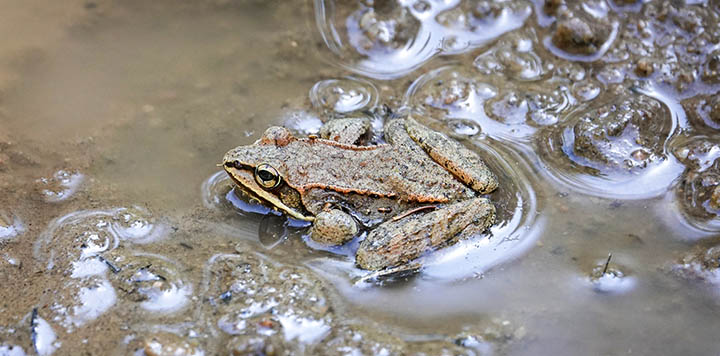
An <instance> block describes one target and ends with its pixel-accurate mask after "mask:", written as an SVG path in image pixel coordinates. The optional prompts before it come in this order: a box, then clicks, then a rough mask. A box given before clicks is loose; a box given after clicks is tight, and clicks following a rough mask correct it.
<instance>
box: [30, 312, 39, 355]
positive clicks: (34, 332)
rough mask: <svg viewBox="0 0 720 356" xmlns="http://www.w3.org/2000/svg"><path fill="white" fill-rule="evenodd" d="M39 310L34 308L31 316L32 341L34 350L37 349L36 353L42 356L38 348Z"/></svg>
mask: <svg viewBox="0 0 720 356" xmlns="http://www.w3.org/2000/svg"><path fill="white" fill-rule="evenodd" d="M37 319H38V309H37V308H33V310H32V313H31V314H30V341H31V342H32V345H33V349H35V353H37V354H38V355H39V354H40V351H38V347H37V330H36V329H37V326H38V320H37Z"/></svg>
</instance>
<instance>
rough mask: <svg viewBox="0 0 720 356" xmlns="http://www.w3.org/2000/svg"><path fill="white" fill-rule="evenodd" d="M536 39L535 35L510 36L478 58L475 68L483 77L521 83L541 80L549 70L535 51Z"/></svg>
mask: <svg viewBox="0 0 720 356" xmlns="http://www.w3.org/2000/svg"><path fill="white" fill-rule="evenodd" d="M534 37H535V35H534V33H526V34H515V33H513V34H509V35H508V36H505V37H503V39H502V40H500V41H498V42H497V43H496V44H495V45H494V46H493V47H492V48H490V49H489V50H488V51H486V52H484V53H482V54H480V55H479V56H477V57H476V58H475V60H474V61H473V66H474V67H475V68H476V69H477V70H478V71H479V72H480V73H482V74H483V75H494V74H495V75H502V76H504V77H506V78H508V79H511V80H515V81H521V82H527V81H535V80H539V79H541V78H543V77H545V76H546V74H547V72H548V70H547V69H548V68H546V67H545V66H544V65H543V61H542V59H541V58H540V56H539V55H538V54H537V53H535V51H534V50H533V42H534ZM551 66H552V64H548V67H551Z"/></svg>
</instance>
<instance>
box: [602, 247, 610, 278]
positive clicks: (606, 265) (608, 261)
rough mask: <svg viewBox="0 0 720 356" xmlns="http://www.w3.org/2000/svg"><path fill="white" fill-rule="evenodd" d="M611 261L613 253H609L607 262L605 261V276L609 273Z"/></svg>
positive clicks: (603, 273)
mask: <svg viewBox="0 0 720 356" xmlns="http://www.w3.org/2000/svg"><path fill="white" fill-rule="evenodd" d="M610 259H612V252H610V253H608V258H607V261H605V268H603V272H602V275H603V276H604V275H605V273H607V270H608V266H610Z"/></svg>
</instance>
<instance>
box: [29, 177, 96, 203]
mask: <svg viewBox="0 0 720 356" xmlns="http://www.w3.org/2000/svg"><path fill="white" fill-rule="evenodd" d="M84 180H85V176H84V175H82V174H80V173H78V172H67V171H64V170H59V171H57V172H55V174H53V176H52V177H50V178H40V179H38V180H37V181H36V182H37V183H38V185H39V190H40V194H41V195H42V196H43V198H44V199H45V201H47V202H51V203H56V202H60V201H63V200H67V199H69V198H70V197H72V196H73V195H74V194H75V193H76V192H77V191H78V189H79V188H80V186H81V184H82V182H83V181H84Z"/></svg>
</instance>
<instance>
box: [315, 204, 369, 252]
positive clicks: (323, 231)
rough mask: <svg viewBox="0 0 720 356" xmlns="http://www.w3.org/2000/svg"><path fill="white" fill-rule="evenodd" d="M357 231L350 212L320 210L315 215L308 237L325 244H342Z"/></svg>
mask: <svg viewBox="0 0 720 356" xmlns="http://www.w3.org/2000/svg"><path fill="white" fill-rule="evenodd" d="M357 233H358V225H357V222H356V221H355V219H354V218H353V217H352V216H350V214H348V213H346V212H344V211H342V210H339V209H328V210H324V211H321V212H320V213H318V214H317V215H316V216H315V221H313V227H312V231H311V232H310V238H312V239H313V240H314V241H316V242H319V243H322V244H326V245H342V244H344V243H346V242H348V241H350V240H352V238H353V237H355V235H357Z"/></svg>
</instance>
